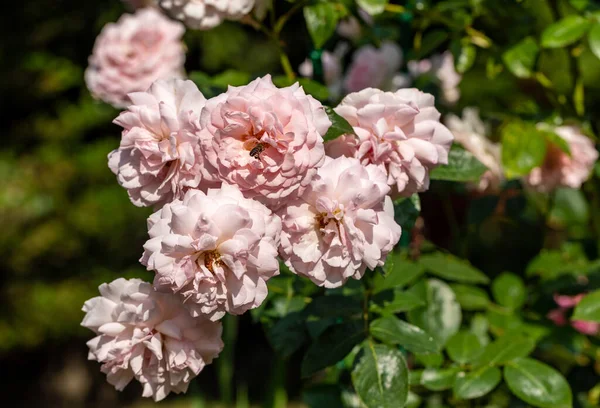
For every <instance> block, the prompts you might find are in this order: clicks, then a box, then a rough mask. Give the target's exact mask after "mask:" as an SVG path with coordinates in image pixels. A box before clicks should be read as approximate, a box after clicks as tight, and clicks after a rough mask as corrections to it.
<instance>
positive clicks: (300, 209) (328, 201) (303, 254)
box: [279, 157, 401, 288]
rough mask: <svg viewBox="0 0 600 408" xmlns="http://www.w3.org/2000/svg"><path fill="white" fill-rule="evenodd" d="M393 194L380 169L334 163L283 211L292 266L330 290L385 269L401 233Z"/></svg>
mask: <svg viewBox="0 0 600 408" xmlns="http://www.w3.org/2000/svg"><path fill="white" fill-rule="evenodd" d="M389 191H390V187H389V186H388V185H387V182H386V176H385V173H384V172H383V171H382V170H381V169H380V168H378V167H377V166H374V165H367V166H363V165H362V164H361V163H360V162H359V161H358V160H357V159H354V158H347V157H339V158H337V159H335V160H333V159H328V161H327V162H326V164H325V165H324V166H323V167H321V168H320V169H319V172H318V175H317V177H316V178H315V179H314V180H313V181H312V182H311V184H310V189H309V190H308V191H307V192H306V193H305V194H304V195H303V196H302V197H301V198H299V199H297V200H296V201H293V202H291V203H289V204H288V205H287V206H286V207H285V208H283V209H281V210H280V211H279V215H280V216H281V219H282V223H283V233H282V235H281V246H280V254H281V257H282V258H283V259H284V261H285V263H286V265H287V266H288V267H289V268H290V269H291V270H292V271H293V272H295V273H297V274H300V275H304V276H307V277H308V278H310V279H311V280H312V281H313V282H315V283H316V284H317V285H319V286H324V287H326V288H335V287H339V286H341V285H342V284H344V282H346V280H348V278H354V279H360V278H361V277H362V276H363V274H364V273H365V270H366V268H367V267H368V268H370V269H374V268H375V267H377V266H381V265H383V263H384V261H385V258H386V256H387V254H388V253H389V252H390V251H391V250H392V249H393V247H394V245H395V244H396V243H398V240H399V239H400V234H401V228H400V226H399V225H398V224H396V222H395V221H394V209H393V205H392V200H391V199H390V197H389V196H387V195H386V194H387V193H388V192H389Z"/></svg>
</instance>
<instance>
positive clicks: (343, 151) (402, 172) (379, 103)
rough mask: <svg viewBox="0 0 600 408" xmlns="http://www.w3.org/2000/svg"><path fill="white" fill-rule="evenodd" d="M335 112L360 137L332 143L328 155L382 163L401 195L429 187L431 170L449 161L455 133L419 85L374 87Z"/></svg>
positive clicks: (363, 161)
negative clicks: (389, 89) (385, 89)
mask: <svg viewBox="0 0 600 408" xmlns="http://www.w3.org/2000/svg"><path fill="white" fill-rule="evenodd" d="M335 111H336V112H337V113H338V114H339V115H341V116H342V117H344V118H345V119H346V120H347V121H348V122H349V123H350V125H352V127H353V129H354V132H355V134H356V137H355V136H345V137H342V138H340V139H339V140H334V141H332V142H330V143H328V144H327V154H328V155H329V156H331V157H338V156H340V155H343V156H351V157H356V158H358V159H359V160H360V162H361V163H362V164H363V165H367V164H375V165H377V166H380V167H381V168H382V169H383V170H384V171H385V172H386V174H387V178H388V184H390V185H396V190H397V193H400V194H401V195H404V196H408V195H412V194H413V193H415V192H418V191H425V190H427V189H428V188H429V171H430V170H431V169H433V168H434V167H436V166H437V165H439V164H446V163H447V162H448V151H449V150H450V145H451V144H452V140H453V136H452V133H450V131H449V130H448V129H447V128H446V127H445V126H444V125H442V124H441V123H440V121H439V119H440V113H439V112H438V111H437V109H436V108H435V106H434V98H433V96H432V95H430V94H427V93H424V92H421V91H419V90H417V89H414V88H407V89H400V90H398V91H396V92H394V93H392V92H383V91H380V90H379V89H372V88H368V89H365V90H363V91H361V92H357V93H353V94H350V95H348V96H346V97H345V98H344V99H343V100H342V102H341V103H340V105H338V107H337V108H335Z"/></svg>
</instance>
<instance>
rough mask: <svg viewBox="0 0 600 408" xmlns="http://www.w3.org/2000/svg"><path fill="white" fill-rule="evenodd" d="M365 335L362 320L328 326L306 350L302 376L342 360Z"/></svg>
mask: <svg viewBox="0 0 600 408" xmlns="http://www.w3.org/2000/svg"><path fill="white" fill-rule="evenodd" d="M365 337H366V333H365V329H364V327H363V324H362V322H356V321H354V322H348V323H341V324H336V325H335V326H331V327H329V328H327V330H325V331H324V332H323V333H322V334H321V335H320V336H319V337H318V338H317V340H316V341H315V342H314V343H313V344H312V345H311V346H310V348H309V349H308V350H307V351H306V354H305V355H304V359H303V360H302V368H301V371H302V377H308V376H310V375H312V374H314V373H316V372H317V371H319V370H322V369H324V368H326V367H329V366H330V365H333V364H335V363H337V362H338V361H340V360H342V359H343V358H344V357H346V355H347V354H348V353H350V351H352V349H353V348H354V346H356V345H357V344H359V343H360V342H361V341H363V340H364V339H365Z"/></svg>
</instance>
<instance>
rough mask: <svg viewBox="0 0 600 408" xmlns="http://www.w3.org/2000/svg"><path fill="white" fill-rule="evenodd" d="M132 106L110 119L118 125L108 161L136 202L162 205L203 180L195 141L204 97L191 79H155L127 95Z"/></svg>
mask: <svg viewBox="0 0 600 408" xmlns="http://www.w3.org/2000/svg"><path fill="white" fill-rule="evenodd" d="M129 97H130V98H131V101H132V104H131V105H130V106H129V107H128V108H127V110H126V111H124V112H123V113H121V114H120V115H119V117H117V119H115V121H114V122H115V123H116V124H117V125H119V126H121V127H123V133H122V138H121V143H120V146H119V148H118V149H116V150H113V151H112V152H111V153H110V154H109V155H108V165H109V167H110V169H111V170H112V172H113V173H115V174H116V175H117V180H118V182H119V184H120V185H121V186H123V187H124V188H126V189H127V193H128V194H129V198H130V199H131V201H132V202H133V204H135V205H137V206H153V205H162V204H164V203H166V202H170V201H172V200H173V199H174V198H181V197H183V194H184V193H185V191H186V190H187V189H189V188H191V187H199V186H200V187H207V186H212V185H214V183H208V184H207V183H206V182H203V183H202V186H201V182H202V181H203V177H202V174H203V173H204V167H203V164H202V163H203V160H202V155H201V154H200V145H199V139H198V130H199V123H198V119H199V117H200V111H201V109H202V107H203V106H204V103H205V101H206V100H205V98H204V96H203V95H202V93H201V92H200V91H199V90H198V88H197V87H196V85H195V84H194V83H193V82H192V81H183V80H179V79H171V80H168V81H162V80H160V81H157V82H155V83H154V84H153V85H152V87H150V89H149V90H148V91H147V92H136V93H132V94H130V95H129Z"/></svg>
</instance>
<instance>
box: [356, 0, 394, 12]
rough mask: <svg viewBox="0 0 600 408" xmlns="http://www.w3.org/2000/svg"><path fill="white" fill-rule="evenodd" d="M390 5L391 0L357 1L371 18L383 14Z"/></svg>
mask: <svg viewBox="0 0 600 408" xmlns="http://www.w3.org/2000/svg"><path fill="white" fill-rule="evenodd" d="M388 3H389V0H356V4H358V6H359V7H360V8H362V9H363V10H365V11H366V12H367V13H368V14H369V15H371V16H375V15H377V14H381V13H383V11H384V10H385V6H386V5H387V4H388Z"/></svg>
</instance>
